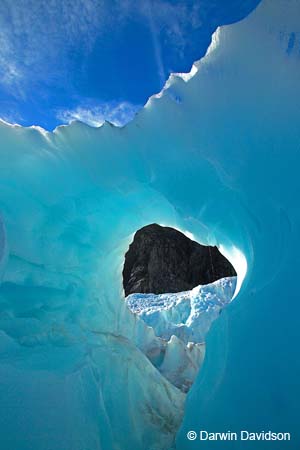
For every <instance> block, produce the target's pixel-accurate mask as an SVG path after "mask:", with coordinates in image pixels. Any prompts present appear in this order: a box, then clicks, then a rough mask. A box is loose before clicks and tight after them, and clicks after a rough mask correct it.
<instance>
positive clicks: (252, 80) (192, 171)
mask: <svg viewBox="0 0 300 450" xmlns="http://www.w3.org/2000/svg"><path fill="white" fill-rule="evenodd" d="M228 111H230V114H229V113H228ZM0 140H1V146H0V174H1V176H0V183H1V187H0V216H1V221H0V274H1V285H0V334H1V339H0V355H1V359H0V366H1V367H0V399H1V415H0V431H1V446H2V448H3V449H5V450H170V449H176V450H185V449H190V448H195V449H196V448H197V449H198V448H199V449H200V448H201V449H204V450H205V449H208V448H211V443H210V442H207V441H200V440H199V439H196V440H194V441H193V442H191V441H190V440H189V439H188V438H187V433H188V432H190V431H191V430H192V431H195V432H196V433H199V430H207V431H208V432H213V431H228V430H232V431H238V430H240V429H245V428H244V427H247V429H248V430H249V431H251V432H259V431H262V429H263V430H264V431H268V430H273V431H276V432H282V433H284V432H290V433H291V436H292V439H291V441H290V442H285V443H284V444H283V443H282V442H277V441H274V442H272V449H274V450H276V449H278V450H283V448H284V449H285V448H286V449H293V450H294V449H295V448H296V447H297V445H298V446H299V443H300V428H299V423H298V422H299V395H300V392H299V391H300V385H299V379H300V359H299V358H298V357H297V355H298V346H299V341H300V339H299V338H300V336H299V330H300V327H299V295H298V292H297V279H298V269H299V251H298V250H299V225H300V223H299V219H300V213H299V207H298V203H299V201H298V196H299V192H300V186H299V173H298V172H299V148H300V1H299V0H262V2H261V3H260V4H259V5H258V7H257V8H256V9H255V10H254V11H253V12H252V13H251V14H250V15H249V16H248V17H247V18H245V19H243V20H242V21H240V22H239V23H235V24H232V25H228V26H224V27H221V28H219V29H218V30H217V31H216V33H215V34H214V35H213V38H212V42H211V45H210V47H209V49H208V51H207V53H206V55H205V56H204V57H203V58H202V59H201V60H200V61H198V62H195V63H194V65H193V67H192V69H191V72H190V73H188V74H174V75H172V76H171V77H170V79H169V80H168V82H167V84H166V86H165V88H164V89H163V91H162V92H161V93H160V94H158V95H155V96H153V97H152V98H150V99H149V101H148V103H147V105H146V106H145V108H144V109H143V110H142V111H141V112H140V113H139V114H138V115H137V116H136V117H135V118H134V120H133V121H132V122H130V123H129V124H128V125H127V126H125V127H115V126H113V125H111V124H110V123H105V124H104V125H103V126H102V127H99V128H92V127H89V126H87V125H85V124H83V123H80V122H73V123H72V124H71V125H69V126H60V127H58V128H57V129H55V131H54V132H47V131H45V130H43V129H41V128H39V127H29V128H24V127H21V126H13V125H10V124H7V123H5V122H1V123H0ZM153 223H155V224H160V225H162V226H165V227H171V228H173V229H175V230H180V231H181V232H182V233H183V234H184V235H186V236H189V237H191V236H192V237H193V240H194V241H196V242H198V243H200V244H202V245H206V246H212V247H215V246H216V247H218V249H219V250H220V252H221V253H222V255H224V256H225V257H226V258H227V259H228V260H229V261H230V263H231V264H232V265H233V267H234V269H235V270H236V273H237V277H236V278H234V279H235V280H236V281H235V282H233V281H232V278H223V279H221V280H217V281H214V282H213V283H212V284H207V285H202V286H200V287H194V288H192V289H190V290H189V291H188V294H185V293H184V291H183V293H181V294H178V293H177V294H176V292H173V293H171V294H170V295H167V297H166V293H164V294H155V296H156V297H155V299H152V300H153V301H152V300H151V299H150V300H151V301H150V304H148V305H150V306H149V308H148V309H147V310H143V311H141V310H140V309H139V307H140V306H139V302H140V297H139V298H137V297H135V294H134V293H133V294H131V297H130V296H129V297H130V298H131V300H128V301H126V300H124V290H123V279H122V270H123V265H124V255H125V254H126V252H127V250H128V248H129V245H130V243H131V242H132V241H133V236H134V234H135V233H136V231H137V230H139V229H141V228H142V227H144V226H146V225H149V224H153ZM224 280H225V281H224ZM226 280H227V281H226ZM142 294H143V295H144V296H147V295H151V293H142ZM222 295H224V297H222ZM184 296H185V297H184ZM183 297H184V298H183ZM187 297H188V298H187ZM232 297H233V298H232ZM200 298H201V299H202V300H203V301H202V303H201V301H200V300H199V299H200ZM207 298H210V299H211V301H212V302H215V303H216V302H218V301H219V302H222V299H223V300H224V302H225V303H226V307H225V308H223V309H222V313H221V314H219V311H218V317H217V318H216V320H214V321H211V322H210V323H209V327H210V328H209V327H208V329H207V334H206V335H205V341H206V344H205V347H206V349H205V357H204V355H203V352H202V348H201V344H200V342H202V338H203V336H197V330H198V329H199V328H198V327H197V326H195V327H192V328H191V327H189V326H185V327H181V330H179V331H178V323H179V322H178V320H179V319H180V321H181V322H180V323H182V320H181V319H182V317H183V316H184V317H185V319H186V322H185V324H187V325H189V324H190V323H191V322H193V321H194V320H198V318H199V317H200V316H201V315H200V316H199V314H198V315H197V314H193V313H191V311H192V310H194V311H195V310H196V309H197V308H201V307H204V306H203V305H204V304H205V305H207V303H205V301H206V299H207ZM228 299H229V300H231V301H229V302H228V301H227V300H228ZM148 300H149V298H148ZM129 301H130V302H131V305H128V302H129ZM159 302H161V303H162V304H164V305H166V308H165V309H164V312H163V314H161V313H159V314H160V317H159V320H155V321H154V322H155V323H153V317H154V316H155V314H156V315H157V310H156V311H155V305H157V304H158V303H159ZM203 302H204V303H203ZM161 303H160V304H161ZM227 303H228V304H227ZM144 304H145V302H144ZM170 304H172V305H173V306H174V308H175V309H174V308H173V307H172V308H171V309H172V311H174V314H173V316H172V317H169V316H168V314H169V313H168V311H170V308H169V307H168V306H169V305H170ZM153 305H154V306H153ZM129 306H131V308H132V309H133V310H134V309H135V311H136V312H137V311H139V312H140V313H141V315H143V313H144V315H143V317H140V315H139V314H137V313H133V312H132V310H130V309H129ZM187 306H188V310H187V308H186V307H187ZM151 308H152V309H151ZM211 311H212V312H213V311H214V309H212V310H211ZM196 312H197V311H196ZM177 319H178V320H177ZM162 325H164V326H163V327H162V328H160V327H161V326H162ZM155 327H157V329H156V330H155ZM175 329H176V330H177V331H178V333H177V331H176V333H177V334H176V333H175ZM161 333H165V334H164V335H163V338H162V337H161V336H162V335H161V336H159V334H161ZM174 333H175V334H174ZM189 342H196V344H194V345H189ZM162 355H164V357H165V358H166V359H165V361H164V363H163V362H162ZM203 357H204V360H203ZM195 361H196V362H197V364H198V366H199V364H200V363H201V370H200V372H198V371H197V370H194V371H193V368H195V364H194V362H195ZM197 364H196V366H197ZM198 366H197V367H198ZM158 368H159V369H160V370H158ZM187 372H189V373H187ZM191 381H193V383H192V384H191ZM178 386H179V387H178ZM182 386H184V388H183V389H180V387H182ZM213 444H214V448H215V449H222V450H223V449H224V448H225V449H226V448H228V449H229V450H235V449H238V450H239V449H243V450H247V449H253V448H255V450H259V449H262V450H265V449H266V442H264V441H257V442H255V443H253V442H248V441H244V442H241V441H232V442H214V443H213ZM283 445H284V446H283Z"/></svg>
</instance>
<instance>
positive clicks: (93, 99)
mask: <svg viewBox="0 0 300 450" xmlns="http://www.w3.org/2000/svg"><path fill="white" fill-rule="evenodd" d="M258 3H259V0H198V1H195V0H176V1H175V0H172V1H171V0H119V1H114V0H46V1H44V0H18V1H16V2H13V1H11V0H2V1H1V3H0V118H2V119H4V120H6V121H8V122H12V123H20V124H22V125H33V124H34V125H40V126H42V127H44V128H46V129H48V130H52V129H53V128H55V126H57V125H59V124H62V123H68V122H69V121H71V120H73V119H78V120H82V121H84V122H86V123H89V124H90V125H93V126H97V125H100V124H101V122H103V120H104V119H106V120H110V121H112V122H113V123H116V124H119V125H120V124H124V123H126V122H127V121H128V120H130V119H131V118H132V117H133V115H134V114H135V112H136V111H137V110H138V109H140V108H141V107H142V105H144V104H145V103H146V101H147V99H148V98H149V96H150V95H152V94H155V93H157V92H159V91H160V90H161V88H162V87H163V85H164V82H165V80H166V79H167V77H168V75H169V74H170V72H185V71H189V70H190V67H191V65H192V63H193V61H194V60H197V59H199V58H200V57H201V56H203V54H204V53H205V51H206V49H207V46H208V45H209V42H210V38H211V34H212V32H213V31H214V30H215V29H216V27H217V26H218V25H222V24H227V23H232V22H235V21H237V20H239V19H241V18H243V17H245V16H246V15H247V14H248V13H249V12H250V11H251V10H252V9H253V8H254V7H255V6H256V5H257V4H258Z"/></svg>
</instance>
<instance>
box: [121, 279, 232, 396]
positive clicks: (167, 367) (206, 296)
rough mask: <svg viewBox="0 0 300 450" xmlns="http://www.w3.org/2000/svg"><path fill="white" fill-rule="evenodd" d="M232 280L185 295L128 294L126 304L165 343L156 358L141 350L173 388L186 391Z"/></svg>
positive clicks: (224, 280) (229, 292) (199, 363)
mask: <svg viewBox="0 0 300 450" xmlns="http://www.w3.org/2000/svg"><path fill="white" fill-rule="evenodd" d="M235 289H236V277H228V278H222V279H220V280H217V281H215V282H214V283H211V284H207V285H204V286H197V287H195V288H194V289H192V290H190V291H186V292H178V293H170V294H158V295H155V294H130V295H128V296H127V297H126V304H127V306H128V308H129V309H130V311H132V312H133V313H134V314H137V315H138V317H139V318H141V319H142V320H143V321H144V322H145V323H146V324H147V325H148V326H149V327H151V328H152V329H153V330H154V332H155V335H156V336H158V337H159V338H161V339H162V342H164V343H165V345H164V348H163V349H161V351H160V354H159V358H157V354H155V357H154V358H153V354H152V352H153V351H152V352H151V353H150V354H149V351H147V349H145V351H146V355H147V356H148V358H149V359H150V361H151V362H152V363H153V364H154V365H155V367H156V368H158V370H159V371H160V372H161V373H162V374H163V375H164V376H165V377H166V378H167V379H168V380H169V381H170V382H171V383H172V384H174V385H175V386H176V387H178V388H179V389H181V390H182V391H183V392H187V391H188V390H189V388H190V387H191V385H192V384H193V382H194V380H195V378H196V376H197V374H198V372H199V369H200V367H201V364H202V363H203V359H204V355H205V337H206V334H207V333H208V331H209V329H210V326H211V324H212V322H213V321H214V320H215V319H217V318H218V316H219V314H220V313H221V311H222V309H223V308H224V307H225V306H226V305H228V304H229V303H230V301H231V300H232V298H233V295H234V292H235Z"/></svg>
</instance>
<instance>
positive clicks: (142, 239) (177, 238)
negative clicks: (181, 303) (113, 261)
mask: <svg viewBox="0 0 300 450" xmlns="http://www.w3.org/2000/svg"><path fill="white" fill-rule="evenodd" d="M235 275H236V272H235V270H234V268H233V266H232V265H231V264H230V262H229V261H228V260H227V259H226V258H225V257H224V256H223V255H222V254H221V253H220V252H219V250H218V249H217V247H211V246H204V245H200V244H198V242H195V241H192V240H191V239H189V238H188V237H186V236H185V235H184V234H182V233H181V232H180V231H177V230H175V229H174V228H169V227H162V226H160V225H157V224H155V223H154V224H151V225H147V226H145V227H143V228H141V229H140V230H138V231H137V232H136V233H135V236H134V239H133V242H132V243H131V244H130V246H129V250H128V251H127V253H126V255H125V263H124V268H123V286H124V290H125V295H126V296H127V295H129V294H133V293H153V294H162V293H167V292H182V291H187V290H190V289H193V288H194V287H195V286H198V285H199V284H208V283H212V282H213V281H216V280H218V279H220V278H224V277H230V276H235Z"/></svg>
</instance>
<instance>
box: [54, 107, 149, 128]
mask: <svg viewBox="0 0 300 450" xmlns="http://www.w3.org/2000/svg"><path fill="white" fill-rule="evenodd" d="M139 109H141V105H133V104H131V103H129V102H121V103H115V102H104V103H101V104H98V105H96V106H87V105H85V106H83V105H80V106H77V107H76V108H74V109H71V110H70V109H67V110H60V111H58V113H57V115H56V117H57V118H58V119H59V120H61V121H62V122H64V123H70V122H72V121H73V120H80V121H81V122H84V123H86V124H88V125H91V126H93V127H99V126H100V125H102V124H103V122H105V121H108V122H111V123H113V124H114V125H117V126H123V125H125V124H126V123H128V122H130V121H131V120H132V119H133V117H134V116H135V114H136V113H137V111H138V110H139Z"/></svg>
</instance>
